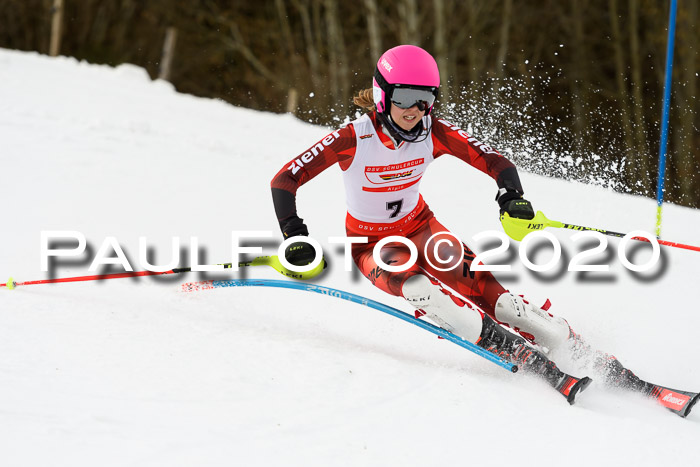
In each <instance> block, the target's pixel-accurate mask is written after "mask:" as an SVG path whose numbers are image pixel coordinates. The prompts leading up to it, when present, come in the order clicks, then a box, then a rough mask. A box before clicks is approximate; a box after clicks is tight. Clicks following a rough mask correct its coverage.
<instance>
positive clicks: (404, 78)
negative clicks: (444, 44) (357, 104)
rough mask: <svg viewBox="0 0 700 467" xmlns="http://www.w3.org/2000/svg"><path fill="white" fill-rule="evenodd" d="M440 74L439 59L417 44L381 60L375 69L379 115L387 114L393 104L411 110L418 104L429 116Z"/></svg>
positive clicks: (400, 46)
mask: <svg viewBox="0 0 700 467" xmlns="http://www.w3.org/2000/svg"><path fill="white" fill-rule="evenodd" d="M439 87H440V72H439V71H438V66H437V63H436V62H435V59H434V58H433V57H432V55H430V54H429V53H428V52H426V51H425V50H423V49H421V48H420V47H416V46H415V45H399V46H398V47H394V48H392V49H389V50H387V51H386V52H384V54H383V55H382V56H381V57H379V61H378V62H377V67H376V69H375V70H374V80H373V82H372V88H373V91H374V103H375V104H376V106H377V112H378V113H384V112H386V111H387V110H388V109H389V106H390V104H391V103H393V104H394V105H396V106H397V107H400V108H404V109H407V108H409V107H412V106H413V105H418V108H420V109H421V110H426V109H427V111H426V115H428V114H429V113H430V112H431V111H432V110H433V105H434V103H435V99H436V98H437V94H438V88H439Z"/></svg>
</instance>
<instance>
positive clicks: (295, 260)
mask: <svg viewBox="0 0 700 467" xmlns="http://www.w3.org/2000/svg"><path fill="white" fill-rule="evenodd" d="M284 257H285V259H286V260H287V261H289V263H290V264H293V265H294V266H306V265H307V264H310V263H311V262H312V261H313V260H314V258H315V257H316V250H314V247H312V246H311V245H310V244H308V243H306V242H305V241H304V239H303V238H302V237H299V241H298V242H294V243H292V244H291V245H289V246H287V248H286V249H285V250H284Z"/></svg>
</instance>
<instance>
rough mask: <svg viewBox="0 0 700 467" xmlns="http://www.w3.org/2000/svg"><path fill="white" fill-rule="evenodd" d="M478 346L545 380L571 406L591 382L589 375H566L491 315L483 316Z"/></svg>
mask: <svg viewBox="0 0 700 467" xmlns="http://www.w3.org/2000/svg"><path fill="white" fill-rule="evenodd" d="M477 345H478V346H479V347H481V348H483V349H485V350H488V351H489V352H491V353H494V354H496V355H498V356H499V357H501V358H504V359H506V360H509V361H510V362H512V363H514V364H516V365H518V366H519V367H520V368H522V369H523V371H526V372H528V373H533V374H535V375H538V376H539V377H541V378H543V379H544V380H545V381H547V383H549V385H550V386H552V387H553V388H554V389H556V390H557V391H558V392H559V393H560V394H561V395H563V396H564V397H565V398H566V400H567V401H568V402H569V404H573V403H574V399H575V398H576V395H577V394H578V393H579V392H581V391H583V390H584V389H585V388H586V387H588V385H589V384H591V381H592V380H591V379H590V378H589V377H587V376H586V377H583V378H576V377H574V376H571V375H568V374H566V373H564V372H563V371H561V370H560V369H559V368H558V367H557V365H556V364H555V363H554V362H553V361H551V360H549V359H548V358H547V357H545V356H544V354H543V353H542V352H540V351H539V350H537V349H536V348H534V347H533V346H532V345H530V344H529V343H528V342H527V340H525V339H524V338H523V337H521V336H518V335H517V334H514V333H512V332H510V331H508V330H506V329H505V328H504V327H503V326H501V325H500V324H498V323H497V322H496V321H495V320H494V319H493V318H491V317H490V316H488V315H484V320H483V325H482V330H481V336H480V337H479V340H478V341H477Z"/></svg>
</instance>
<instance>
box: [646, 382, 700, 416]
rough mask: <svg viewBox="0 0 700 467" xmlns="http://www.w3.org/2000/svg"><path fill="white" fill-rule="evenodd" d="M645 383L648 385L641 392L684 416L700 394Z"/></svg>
mask: <svg viewBox="0 0 700 467" xmlns="http://www.w3.org/2000/svg"><path fill="white" fill-rule="evenodd" d="M645 385H647V386H646V387H645V389H644V390H642V391H640V392H642V393H643V394H644V395H646V396H647V397H649V398H651V399H653V400H655V401H656V402H658V403H659V404H661V405H663V406H664V407H666V408H667V409H668V410H670V411H671V412H673V413H675V414H676V415H678V416H680V417H683V418H685V417H687V416H688V414H689V413H690V411H691V410H692V409H693V406H694V405H695V403H696V402H697V401H698V396H700V393H697V392H689V391H681V390H678V389H671V388H667V387H665V386H659V385H658V384H651V383H645Z"/></svg>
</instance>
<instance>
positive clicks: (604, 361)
mask: <svg viewBox="0 0 700 467" xmlns="http://www.w3.org/2000/svg"><path fill="white" fill-rule="evenodd" d="M589 351H590V348H589ZM594 353H595V357H594V358H595V360H596V361H597V363H596V364H595V365H596V366H597V367H598V368H599V369H600V370H602V371H603V372H604V373H605V375H604V381H605V383H606V385H607V386H608V387H611V388H616V389H622V390H624V391H630V392H633V393H636V394H641V395H643V396H646V397H648V398H650V399H652V400H654V401H656V402H657V403H658V404H660V405H662V406H663V407H666V408H667V409H668V410H670V411H671V412H673V413H675V414H676V415H678V416H680V417H683V418H685V417H687V416H688V414H689V413H690V411H691V410H692V409H693V406H694V405H695V403H696V402H697V401H698V396H700V393H697V392H689V391H681V390H679V389H671V388H669V387H666V386H661V385H659V384H653V383H649V382H646V381H644V380H643V379H641V378H639V377H638V376H637V375H635V374H634V373H633V372H632V371H631V370H629V369H628V368H625V366H623V365H622V363H620V361H619V360H618V359H617V358H615V357H614V356H612V355H609V354H605V353H603V352H600V351H594Z"/></svg>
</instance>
